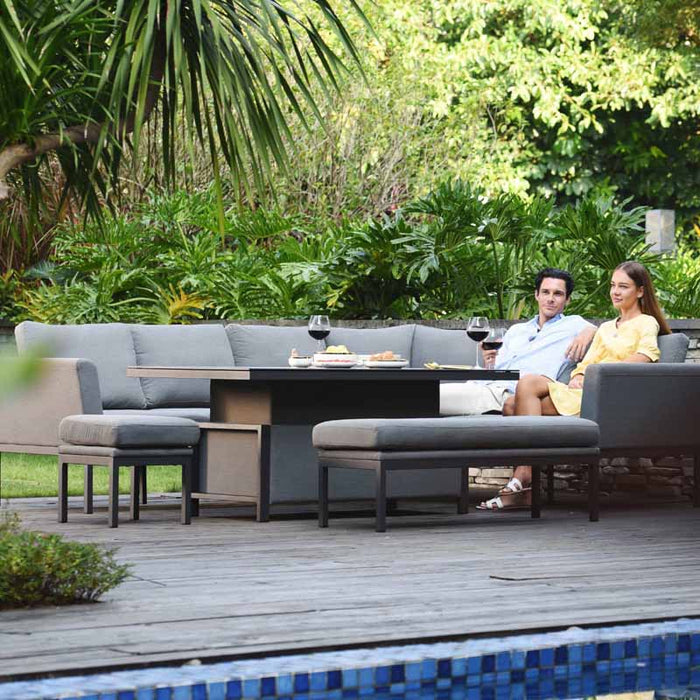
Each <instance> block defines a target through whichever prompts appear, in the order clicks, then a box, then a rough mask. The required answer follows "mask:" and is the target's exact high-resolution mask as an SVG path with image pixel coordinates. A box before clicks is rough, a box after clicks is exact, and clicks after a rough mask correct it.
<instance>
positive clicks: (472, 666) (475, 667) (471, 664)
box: [467, 656, 481, 675]
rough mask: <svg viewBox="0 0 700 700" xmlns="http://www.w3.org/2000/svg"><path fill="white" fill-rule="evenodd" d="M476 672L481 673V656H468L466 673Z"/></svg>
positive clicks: (472, 673)
mask: <svg viewBox="0 0 700 700" xmlns="http://www.w3.org/2000/svg"><path fill="white" fill-rule="evenodd" d="M476 673H481V657H479V656H470V657H469V658H468V659H467V674H469V675H474V674H476Z"/></svg>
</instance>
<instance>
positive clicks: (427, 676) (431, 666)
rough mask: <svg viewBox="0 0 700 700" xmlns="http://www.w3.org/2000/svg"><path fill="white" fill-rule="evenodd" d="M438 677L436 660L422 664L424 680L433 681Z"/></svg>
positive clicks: (427, 660)
mask: <svg viewBox="0 0 700 700" xmlns="http://www.w3.org/2000/svg"><path fill="white" fill-rule="evenodd" d="M436 676H437V663H436V662H435V659H426V660H425V661H423V662H422V663H421V677H422V678H423V680H431V679H434V678H435V677H436Z"/></svg>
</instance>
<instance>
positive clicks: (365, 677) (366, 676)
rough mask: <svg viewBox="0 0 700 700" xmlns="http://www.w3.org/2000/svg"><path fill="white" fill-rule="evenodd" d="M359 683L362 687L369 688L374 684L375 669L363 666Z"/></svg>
mask: <svg viewBox="0 0 700 700" xmlns="http://www.w3.org/2000/svg"><path fill="white" fill-rule="evenodd" d="M358 675H359V681H358V685H359V687H360V688H367V687H368V686H369V687H371V686H373V685H374V671H373V669H371V668H361V669H360V670H359V674H358Z"/></svg>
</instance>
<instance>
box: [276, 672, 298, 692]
mask: <svg viewBox="0 0 700 700" xmlns="http://www.w3.org/2000/svg"><path fill="white" fill-rule="evenodd" d="M277 692H278V693H279V694H280V695H291V694H292V693H293V692H294V678H293V676H292V674H291V673H283V674H282V675H281V676H277Z"/></svg>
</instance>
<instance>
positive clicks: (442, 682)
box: [435, 678, 452, 690]
mask: <svg viewBox="0 0 700 700" xmlns="http://www.w3.org/2000/svg"><path fill="white" fill-rule="evenodd" d="M435 686H436V687H437V689H438V690H444V689H445V688H451V687H452V679H451V678H438V679H437V681H436V682H435Z"/></svg>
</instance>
